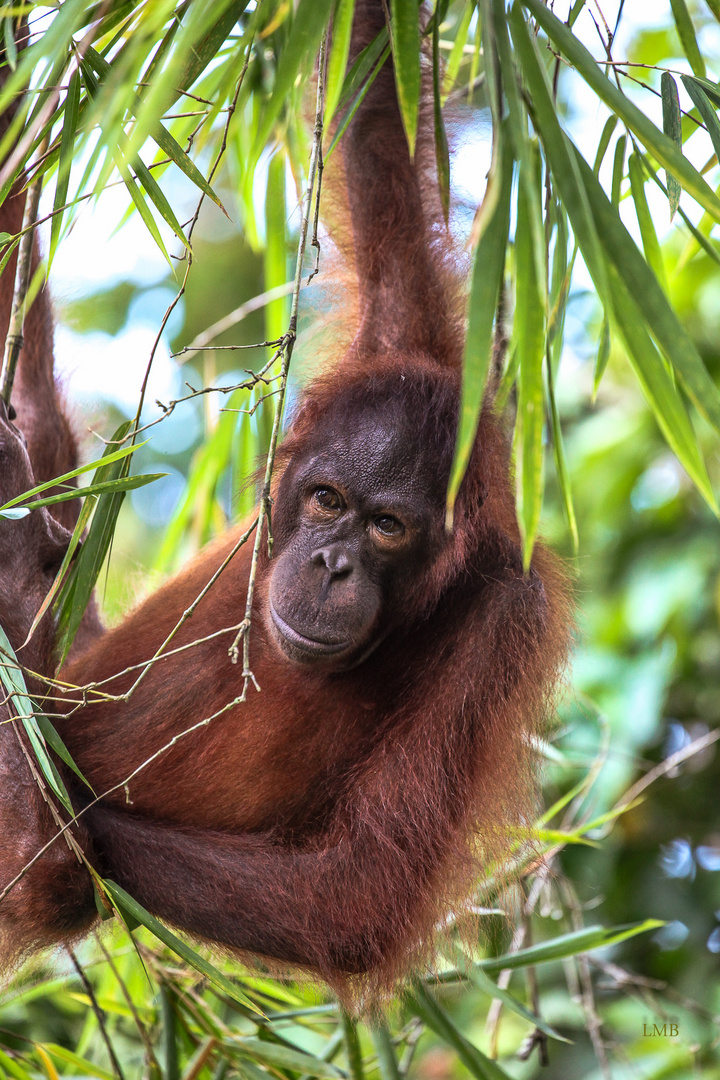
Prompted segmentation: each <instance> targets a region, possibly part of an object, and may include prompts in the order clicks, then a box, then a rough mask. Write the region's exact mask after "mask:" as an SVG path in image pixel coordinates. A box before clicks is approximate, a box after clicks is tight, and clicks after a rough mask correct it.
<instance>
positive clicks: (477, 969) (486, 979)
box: [451, 948, 572, 1045]
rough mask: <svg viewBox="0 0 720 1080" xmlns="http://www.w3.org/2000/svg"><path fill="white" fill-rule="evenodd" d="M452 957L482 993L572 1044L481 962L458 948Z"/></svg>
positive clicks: (454, 950) (541, 1028)
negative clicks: (473, 959) (489, 973)
mask: <svg viewBox="0 0 720 1080" xmlns="http://www.w3.org/2000/svg"><path fill="white" fill-rule="evenodd" d="M451 958H452V960H453V961H454V963H455V964H456V966H457V967H458V968H459V970H460V971H465V972H466V973H467V977H468V980H469V981H470V982H471V983H473V985H474V986H476V987H477V989H478V990H480V991H481V993H483V994H486V995H488V996H489V997H493V998H495V999H496V1000H498V1001H502V1003H503V1005H505V1006H506V1007H507V1008H508V1009H510V1011H511V1012H514V1013H516V1014H517V1016H521V1017H522V1018H523V1020H527V1022H528V1023H529V1024H533V1026H534V1027H536V1028H539V1029H540V1031H544V1032H545V1034H546V1035H549V1036H550V1038H551V1039H557V1040H558V1042H564V1043H569V1044H571V1045H572V1040H571V1039H566V1038H565V1036H564V1035H561V1034H560V1032H559V1031H556V1030H555V1028H553V1027H551V1026H550V1024H548V1023H546V1021H545V1020H543V1018H542V1016H538V1014H537V1013H534V1012H531V1011H530V1009H528V1008H526V1006H525V1005H523V1004H522V1002H521V1001H518V999H517V998H516V997H515V996H514V995H513V994H509V993H508V991H507V990H503V989H502V987H500V986H498V985H497V983H495V982H493V980H492V979H491V978H490V976H489V975H488V974H486V972H485V971H483V969H482V967H481V966H480V965H479V964H474V963H473V962H472V961H471V960H470V958H469V957H467V956H465V954H464V953H463V952H462V951H461V950H460V949H458V948H453V949H452V950H451Z"/></svg>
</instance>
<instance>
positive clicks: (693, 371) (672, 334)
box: [569, 144, 720, 432]
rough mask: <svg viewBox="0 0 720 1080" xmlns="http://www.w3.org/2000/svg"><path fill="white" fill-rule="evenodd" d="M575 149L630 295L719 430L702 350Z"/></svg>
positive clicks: (719, 400)
mask: <svg viewBox="0 0 720 1080" xmlns="http://www.w3.org/2000/svg"><path fill="white" fill-rule="evenodd" d="M569 145H572V144H569ZM573 151H574V154H575V159H576V162H577V164H578V166H579V168H580V172H581V175H582V178H583V182H584V185H585V189H586V192H587V195H588V199H589V201H590V203H591V205H592V210H593V214H594V215H595V220H596V223H597V232H598V235H599V236H600V237H601V238H602V243H603V246H604V248H605V250H606V251H607V254H608V256H609V258H610V259H611V260H612V262H613V263H614V265H615V267H616V271H617V273H618V274H619V275H620V277H621V278H622V280H623V282H624V289H625V290H626V291H627V295H628V299H630V300H631V302H632V304H633V305H637V307H638V308H639V310H640V311H641V312H642V315H643V318H644V321H645V323H646V324H647V326H648V327H649V328H650V329H651V330H652V333H653V336H654V337H655V339H656V340H657V342H658V344H659V345H660V348H661V349H662V351H663V353H664V354H665V356H666V358H667V359H668V361H669V362H670V364H671V365H672V367H673V368H674V369H675V372H676V373H677V375H678V376H679V378H680V380H681V381H682V383H683V386H684V387H685V390H686V391H687V393H688V394H689V396H690V398H691V400H692V402H693V404H694V405H695V407H696V409H697V410H698V412H700V413H701V414H702V415H703V416H704V417H705V418H706V419H707V420H708V422H709V423H710V424H712V426H713V427H714V428H715V429H716V431H718V432H720V393H718V389H717V387H716V386H715V383H714V382H713V380H712V379H711V378H710V375H709V374H708V372H707V369H706V367H705V365H704V364H703V362H702V359H701V357H700V354H699V353H698V351H697V349H696V347H695V345H694V343H693V341H692V339H691V338H690V336H689V334H688V333H687V331H686V330H685V328H684V327H683V326H682V324H681V322H680V320H679V319H678V316H677V314H676V312H675V311H674V309H673V308H672V306H671V305H670V303H669V302H668V299H667V297H666V296H665V293H664V292H663V290H662V288H661V287H660V285H659V284H658V281H657V278H656V277H655V275H654V274H653V273H652V271H651V270H650V268H649V267H648V265H647V263H646V262H645V259H644V258H643V257H642V255H641V254H640V252H639V250H638V248H637V245H636V244H635V242H634V240H633V239H632V237H631V236H630V233H629V232H628V231H627V229H626V228H625V226H624V225H623V223H622V221H621V220H620V218H619V216H618V213H617V210H616V209H615V208H614V207H613V206H612V204H611V203H610V201H609V199H608V198H607V196H606V194H605V192H604V191H603V190H602V187H601V186H600V184H599V183H598V181H597V178H596V177H595V176H594V174H593V172H592V170H591V169H590V167H589V166H588V165H587V163H586V162H585V160H584V158H583V157H582V155H581V154H579V153H578V151H577V150H576V149H575V148H574V147H573Z"/></svg>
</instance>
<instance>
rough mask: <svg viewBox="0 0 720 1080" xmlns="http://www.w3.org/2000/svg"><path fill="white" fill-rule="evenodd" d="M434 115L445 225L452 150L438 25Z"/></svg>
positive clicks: (435, 49)
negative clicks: (442, 92) (444, 106)
mask: <svg viewBox="0 0 720 1080" xmlns="http://www.w3.org/2000/svg"><path fill="white" fill-rule="evenodd" d="M432 62H433V115H434V120H435V163H436V166H437V174H438V187H439V189H440V203H441V205H442V209H443V216H444V218H445V225H446V226H447V224H448V218H449V214H450V151H449V149H448V141H447V132H446V131H445V121H444V119H443V113H442V101H441V99H440V31H439V30H438V27H437V25H436V26H435V29H434V30H433V55H432Z"/></svg>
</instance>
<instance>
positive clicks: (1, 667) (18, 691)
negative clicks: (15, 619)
mask: <svg viewBox="0 0 720 1080" xmlns="http://www.w3.org/2000/svg"><path fill="white" fill-rule="evenodd" d="M0 682H1V683H2V684H3V686H4V687H5V690H6V691H7V694H8V695H12V705H13V708H12V711H13V713H14V714H15V715H16V716H17V717H18V718H19V720H20V722H21V724H22V726H23V728H24V729H25V733H26V734H27V737H28V739H29V740H30V744H31V746H32V749H33V752H34V754H35V758H36V760H37V763H38V765H39V766H40V771H41V773H42V774H43V776H44V777H45V779H46V780H47V782H48V785H49V786H50V788H51V790H52V791H53V792H54V794H55V795H56V796H57V798H58V799H59V800H60V802H61V803H62V805H63V806H64V807H65V809H66V810H67V811H68V812H69V813H70V814H74V810H73V808H72V803H71V802H70V796H69V795H68V793H67V789H66V787H65V784H64V783H63V781H62V778H61V776H60V774H59V772H58V771H57V769H56V768H55V764H54V762H53V761H52V759H51V758H50V756H49V755H48V752H47V746H46V745H45V739H44V737H43V733H42V731H41V729H40V725H39V724H38V719H37V714H38V709H37V707H36V706H35V705H34V704H33V703H32V701H31V700H30V698H29V696H28V691H27V686H26V685H25V676H24V675H23V673H22V669H21V668H20V664H19V662H18V658H17V656H16V655H15V650H14V649H13V647H12V645H11V644H10V641H9V639H8V637H7V634H6V633H5V631H4V630H3V628H2V626H0Z"/></svg>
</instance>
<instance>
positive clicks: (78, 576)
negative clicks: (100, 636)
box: [55, 421, 131, 664]
mask: <svg viewBox="0 0 720 1080" xmlns="http://www.w3.org/2000/svg"><path fill="white" fill-rule="evenodd" d="M130 427H131V423H130V421H127V422H125V423H123V424H121V425H120V427H119V428H118V429H117V431H116V432H115V434H114V436H113V439H112V442H113V443H117V442H121V441H122V440H123V439H124V438H125V436H126V435H127V433H128V431H129V430H130ZM108 451H109V452H108V455H107V456H108V458H109V459H110V458H112V460H111V461H110V462H109V463H107V464H101V465H100V466H99V467H98V468H97V470H96V472H95V475H94V477H93V483H94V484H100V483H105V482H107V481H111V480H118V479H121V478H125V477H126V476H127V475H128V472H129V469H130V458H129V456H128V455H127V454H125V455H124V456H122V457H121V458H120V459H118V458H117V457H116V456H115V454H116V453H117V451H115V452H112V451H111V450H110V447H108ZM101 461H102V459H101ZM124 498H125V492H124V491H114V492H110V493H108V494H104V495H100V497H99V500H98V504H97V506H96V508H95V513H94V514H93V519H92V523H91V525H90V528H89V530H88V533H87V536H86V538H85V541H84V543H83V545H82V547H81V549H80V553H79V554H78V556H77V558H76V559H75V561H74V562H73V564H72V566H71V567H70V570H69V572H68V574H67V576H66V579H65V581H64V582H63V584H62V586H61V588H60V589H59V590H58V597H57V600H56V603H55V610H56V613H57V620H58V634H57V647H58V651H59V653H60V658H61V659H60V663H61V664H62V662H63V660H64V659H65V657H66V656H67V654H68V651H69V649H70V646H71V645H72V642H73V640H74V638H75V634H76V633H77V631H78V629H79V627H80V623H81V622H82V618H83V615H84V614H85V608H86V607H87V605H88V603H89V600H90V597H91V595H92V592H93V589H94V588H95V583H96V581H97V578H98V574H99V573H100V570H101V568H102V565H103V562H104V561H105V556H106V555H107V553H108V551H109V549H110V544H111V541H112V538H113V535H114V532H115V525H116V524H117V518H118V514H119V513H120V507H121V506H122V504H123V500H124Z"/></svg>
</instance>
